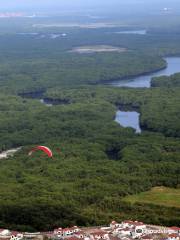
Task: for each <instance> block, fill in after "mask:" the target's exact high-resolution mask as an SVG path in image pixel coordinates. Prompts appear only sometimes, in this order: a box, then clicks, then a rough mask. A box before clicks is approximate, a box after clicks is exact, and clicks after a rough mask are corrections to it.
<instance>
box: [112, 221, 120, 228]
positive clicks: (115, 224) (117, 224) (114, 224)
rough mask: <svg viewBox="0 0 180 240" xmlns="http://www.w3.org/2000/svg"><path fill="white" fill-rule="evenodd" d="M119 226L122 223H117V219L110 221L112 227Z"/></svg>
mask: <svg viewBox="0 0 180 240" xmlns="http://www.w3.org/2000/svg"><path fill="white" fill-rule="evenodd" d="M118 227H121V224H120V223H117V222H116V221H112V222H111V223H110V228H111V229H115V228H118Z"/></svg>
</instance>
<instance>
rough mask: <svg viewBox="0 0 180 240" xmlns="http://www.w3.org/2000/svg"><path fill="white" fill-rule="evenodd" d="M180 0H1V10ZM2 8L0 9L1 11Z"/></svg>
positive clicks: (177, 1) (171, 3) (161, 3)
mask: <svg viewBox="0 0 180 240" xmlns="http://www.w3.org/2000/svg"><path fill="white" fill-rule="evenodd" d="M177 5H178V6H179V5H180V0H0V9H1V10H5V9H6V10H9V11H10V10H13V9H16V10H18V9H19V10H22V9H24V10H31V9H33V10H35V9H36V10H43V9H47V8H51V9H53V8H54V9H56V10H61V9H63V10H64V9H67V10H68V9H72V8H75V9H78V8H79V9H80V8H85V7H86V8H87V7H88V8H101V7H102V8H105V7H109V6H111V7H114V8H117V7H121V6H126V7H127V6H129V7H132V6H134V7H136V8H142V7H149V8H151V7H152V8H155V7H156V6H157V7H177ZM1 10H0V11H1Z"/></svg>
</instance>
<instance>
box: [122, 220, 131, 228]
mask: <svg viewBox="0 0 180 240" xmlns="http://www.w3.org/2000/svg"><path fill="white" fill-rule="evenodd" d="M133 223H134V222H133V221H131V220H126V221H123V222H122V223H121V225H122V227H123V228H132V227H133Z"/></svg>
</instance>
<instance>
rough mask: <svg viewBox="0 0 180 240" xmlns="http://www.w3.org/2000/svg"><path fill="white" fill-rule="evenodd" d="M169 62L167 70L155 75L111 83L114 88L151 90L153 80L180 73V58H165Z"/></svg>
mask: <svg viewBox="0 0 180 240" xmlns="http://www.w3.org/2000/svg"><path fill="white" fill-rule="evenodd" d="M164 59H165V60H166V62H167V68H165V69H163V70H160V71H157V72H155V73H150V74H147V75H142V76H139V77H134V78H130V79H128V80H127V79H124V80H123V79H122V80H117V81H112V82H111V83H109V84H110V85H112V86H114V87H132V88H139V87H140V88H142V87H145V88H149V87H150V86H151V78H153V77H159V76H163V75H168V76H169V75H172V74H174V73H177V72H180V57H167V58H164Z"/></svg>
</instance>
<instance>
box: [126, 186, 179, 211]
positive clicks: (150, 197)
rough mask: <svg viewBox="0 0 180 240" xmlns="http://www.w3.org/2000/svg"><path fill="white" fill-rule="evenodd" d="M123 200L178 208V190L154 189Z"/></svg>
mask: <svg viewBox="0 0 180 240" xmlns="http://www.w3.org/2000/svg"><path fill="white" fill-rule="evenodd" d="M123 200H125V201H126V202H130V203H132V204H134V203H150V204H155V205H163V206H167V207H178V208H180V189H174V188H167V187H154V188H152V189H151V190H150V191H148V192H142V193H140V194H136V195H130V196H127V197H125V198H124V199H123Z"/></svg>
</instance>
